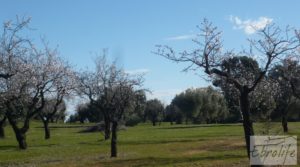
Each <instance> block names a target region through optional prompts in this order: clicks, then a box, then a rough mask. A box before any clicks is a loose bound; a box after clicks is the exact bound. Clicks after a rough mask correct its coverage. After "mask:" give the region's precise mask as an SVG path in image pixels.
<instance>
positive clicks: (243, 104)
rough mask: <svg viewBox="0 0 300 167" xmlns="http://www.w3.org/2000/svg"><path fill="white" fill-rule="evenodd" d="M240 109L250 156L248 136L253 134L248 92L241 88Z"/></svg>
mask: <svg viewBox="0 0 300 167" xmlns="http://www.w3.org/2000/svg"><path fill="white" fill-rule="evenodd" d="M240 109H241V112H242V115H243V127H244V134H245V140H246V147H247V154H248V158H250V136H253V135H254V131H253V124H252V121H251V119H250V104H249V92H248V91H247V90H242V91H241V94H240Z"/></svg>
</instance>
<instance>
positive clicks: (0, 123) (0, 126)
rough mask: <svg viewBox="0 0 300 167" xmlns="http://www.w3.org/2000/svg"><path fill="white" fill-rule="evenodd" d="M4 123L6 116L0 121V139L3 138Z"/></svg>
mask: <svg viewBox="0 0 300 167" xmlns="http://www.w3.org/2000/svg"><path fill="white" fill-rule="evenodd" d="M5 121H6V116H4V118H3V119H2V120H1V121H0V139H3V138H5V133H4V125H5Z"/></svg>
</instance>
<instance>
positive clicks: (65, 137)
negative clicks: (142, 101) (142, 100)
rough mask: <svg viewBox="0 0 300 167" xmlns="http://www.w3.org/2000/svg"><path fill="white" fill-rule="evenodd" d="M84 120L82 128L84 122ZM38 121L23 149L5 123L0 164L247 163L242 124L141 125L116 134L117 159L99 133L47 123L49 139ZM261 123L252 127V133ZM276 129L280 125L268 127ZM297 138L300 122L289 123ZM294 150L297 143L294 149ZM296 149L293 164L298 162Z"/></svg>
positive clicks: (177, 164)
mask: <svg viewBox="0 0 300 167" xmlns="http://www.w3.org/2000/svg"><path fill="white" fill-rule="evenodd" d="M88 125H91V124H87V125H84V126H88ZM41 127H42V124H40V123H38V122H35V123H32V125H31V128H30V131H29V132H28V135H27V142H28V149H27V150H25V151H21V150H19V149H18V148H17V142H16V140H15V136H14V134H13V132H12V130H11V127H10V126H7V127H6V139H3V140H0V166H58V167H65V166H100V167H101V166H119V167H124V166H180V167H183V166H248V159H247V157H246V151H245V146H244V145H245V144H244V138H243V128H242V126H241V124H228V125H223V124H216V125H172V126H171V125H169V123H163V124H162V125H160V126H156V127H152V126H151V125H150V124H142V125H138V126H136V127H129V128H128V129H127V130H123V131H120V132H119V136H118V158H114V159H111V158H110V157H109V156H110V154H109V151H110V141H103V140H102V139H103V136H102V135H101V133H78V132H79V131H80V130H82V129H83V128H84V127H82V125H81V124H73V125H70V124H51V125H50V127H51V135H52V136H51V139H50V140H44V134H43V132H44V131H43V129H42V128H41ZM263 127H264V126H263V125H261V124H260V125H255V129H256V130H257V129H260V130H257V131H256V133H257V134H261V133H262V132H263V129H264V128H263ZM271 127H272V132H273V133H281V132H280V131H281V128H280V124H279V123H274V124H272V125H271ZM289 127H290V134H293V135H297V136H298V146H299V144H300V141H299V135H300V123H289ZM298 148H299V147H298ZM299 154H300V153H299V149H298V163H299V162H300V161H299V160H300V158H299Z"/></svg>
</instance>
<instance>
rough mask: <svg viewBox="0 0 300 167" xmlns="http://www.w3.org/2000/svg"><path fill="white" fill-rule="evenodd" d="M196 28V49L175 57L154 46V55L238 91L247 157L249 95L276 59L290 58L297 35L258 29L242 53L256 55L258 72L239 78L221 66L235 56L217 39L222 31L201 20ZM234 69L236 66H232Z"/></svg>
mask: <svg viewBox="0 0 300 167" xmlns="http://www.w3.org/2000/svg"><path fill="white" fill-rule="evenodd" d="M199 29H200V31H201V32H200V33H199V34H198V37H197V39H195V40H194V42H195V43H196V44H197V45H198V48H197V49H194V50H192V51H191V52H189V51H183V52H181V53H179V54H176V52H175V51H174V49H172V48H171V47H169V46H163V45H158V46H157V47H158V49H157V51H156V52H155V53H156V54H158V55H161V56H163V57H165V58H167V59H169V60H172V61H174V62H186V63H190V65H188V66H187V68H185V69H184V70H186V71H187V70H197V69H202V70H203V71H204V72H205V73H206V74H207V75H208V76H209V77H211V78H214V77H215V76H218V77H221V78H224V79H225V80H226V82H228V83H231V84H232V85H234V87H235V88H236V89H237V90H238V91H239V102H240V110H241V113H242V116H243V127H244V135H245V141H246V146H247V154H248V157H249V156H250V136H252V135H254V129H253V125H252V122H251V120H250V103H249V94H250V93H251V92H253V91H254V90H255V88H256V87H257V85H258V84H259V83H260V82H261V81H262V79H263V78H264V77H265V76H266V74H267V73H268V71H269V70H270V68H272V66H273V65H274V64H276V63H277V62H276V61H278V59H281V58H284V57H287V56H290V55H294V53H295V51H296V49H298V48H299V38H298V37H299V33H298V31H296V30H295V31H293V30H292V29H290V28H286V29H285V30H282V29H281V28H280V27H277V26H276V25H274V24H268V25H267V26H266V27H264V28H263V29H260V30H258V31H257V36H255V37H257V38H254V39H250V40H249V41H250V46H251V47H250V51H249V52H246V51H244V52H243V54H245V56H247V57H254V56H256V57H257V59H260V60H261V61H260V62H259V68H260V72H259V73H248V75H247V76H242V75H235V74H234V73H232V66H225V67H222V66H221V64H222V62H223V61H224V60H227V59H229V58H231V57H234V56H236V55H237V54H236V53H234V52H233V51H224V48H223V45H222V39H221V35H222V32H221V31H219V30H218V29H217V27H215V26H213V25H212V23H210V22H209V21H207V20H204V21H203V23H202V25H201V26H200V27H199ZM238 54H240V53H238ZM234 68H239V67H238V66H236V67H235V66H234ZM241 70H243V68H242V69H241Z"/></svg>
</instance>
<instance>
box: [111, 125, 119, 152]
mask: <svg viewBox="0 0 300 167" xmlns="http://www.w3.org/2000/svg"><path fill="white" fill-rule="evenodd" d="M117 127H118V122H113V123H112V134H111V157H117Z"/></svg>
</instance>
